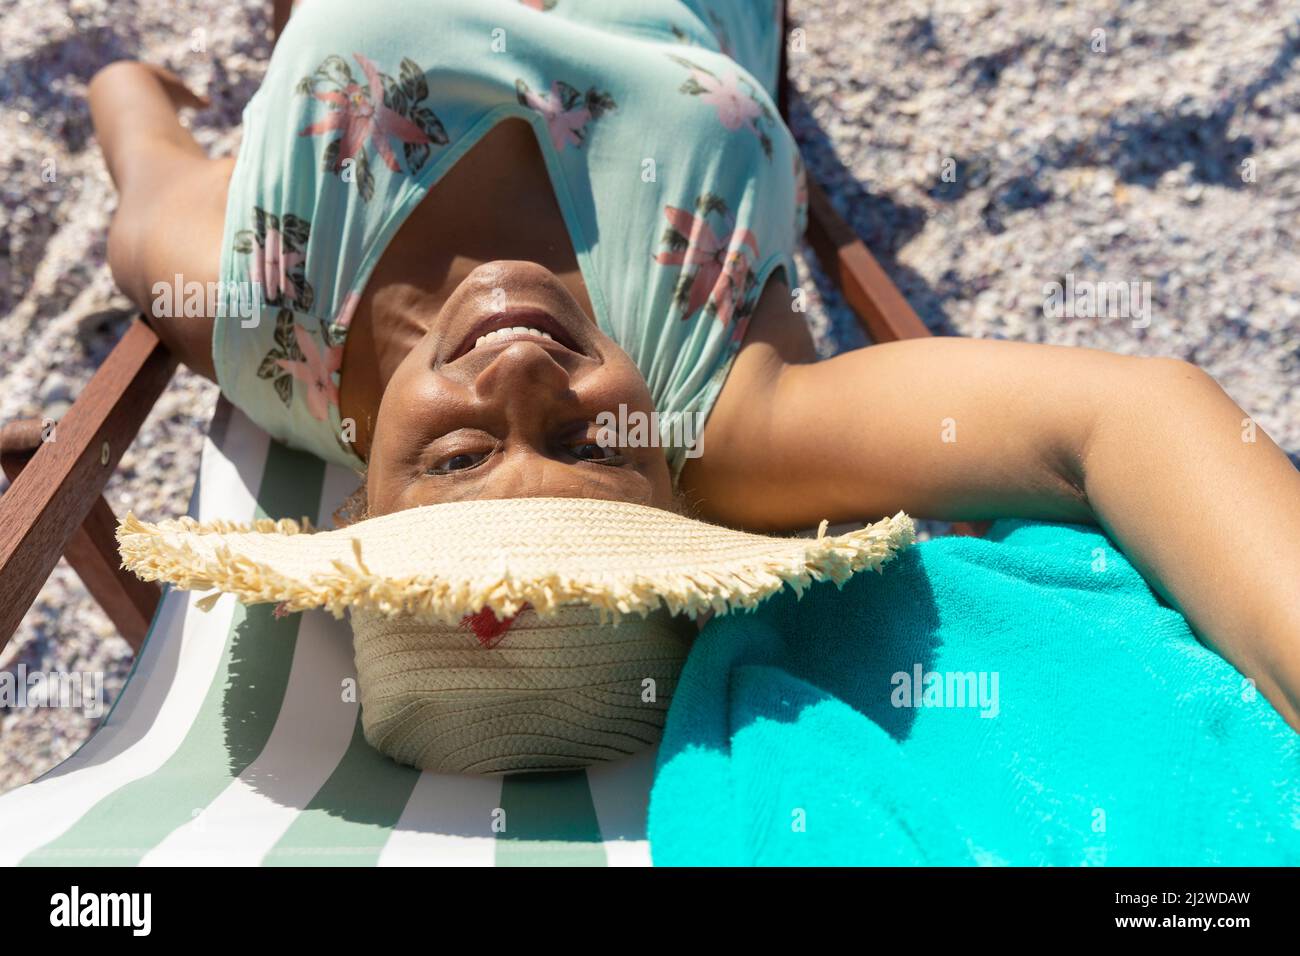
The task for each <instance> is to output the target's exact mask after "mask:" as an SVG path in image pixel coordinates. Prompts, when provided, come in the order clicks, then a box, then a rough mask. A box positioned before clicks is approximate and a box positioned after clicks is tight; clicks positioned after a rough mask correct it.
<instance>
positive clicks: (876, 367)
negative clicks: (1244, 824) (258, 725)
mask: <svg viewBox="0 0 1300 956" xmlns="http://www.w3.org/2000/svg"><path fill="white" fill-rule="evenodd" d="M747 352H749V353H750V354H749V355H746V354H745V353H742V356H741V360H740V361H738V363H737V367H736V372H739V373H740V375H741V378H740V379H739V380H737V382H736V383H735V384H736V385H737V386H739V387H738V388H737V389H734V390H733V388H732V385H733V382H732V381H731V380H730V379H729V380H728V384H727V388H725V389H724V391H723V394H722V396H721V397H720V399H719V402H718V405H717V407H716V408H715V411H714V413H713V415H712V416H711V418H710V420H709V424H708V427H707V428H706V430H705V432H704V454H703V456H702V457H701V458H699V459H697V460H696V461H695V462H693V463H692V465H693V466H694V469H693V471H691V472H689V473H688V474H687V475H684V476H683V477H684V480H685V479H687V478H689V479H690V487H691V491H692V492H693V493H694V495H695V496H696V497H697V498H698V499H700V507H701V509H702V511H703V512H704V513H705V515H706V516H708V517H711V518H714V519H716V520H721V521H725V522H729V523H733V524H740V525H744V526H751V527H764V528H797V527H807V526H809V525H812V524H814V523H815V522H816V521H818V520H819V519H821V518H823V517H825V518H830V519H831V520H849V519H860V518H870V517H876V516H879V515H882V514H887V513H893V512H894V511H897V510H898V509H900V508H901V509H904V510H906V511H908V512H909V513H911V514H914V515H918V516H927V517H935V518H943V519H952V520H959V519H960V520H972V519H982V518H992V517H998V516H1007V517H1026V518H1037V519H1048V520H1064V521H1083V522H1095V523H1097V524H1099V525H1101V526H1102V527H1103V528H1104V529H1105V530H1106V532H1107V533H1108V534H1109V535H1110V536H1111V537H1112V538H1113V540H1114V541H1115V542H1116V543H1117V544H1118V545H1119V546H1120V547H1121V548H1122V549H1123V550H1124V552H1125V554H1126V555H1128V557H1129V558H1130V559H1131V560H1132V561H1133V563H1134V565H1135V566H1136V567H1137V568H1138V569H1139V570H1140V571H1142V573H1143V574H1144V575H1145V576H1146V577H1147V579H1148V580H1149V581H1150V582H1152V584H1153V585H1154V586H1155V587H1156V588H1158V589H1159V590H1160V592H1161V593H1162V594H1163V595H1164V596H1165V597H1166V599H1167V600H1169V601H1170V602H1171V603H1172V604H1174V605H1175V606H1177V607H1178V608H1179V609H1180V610H1181V611H1182V612H1183V613H1184V614H1185V615H1186V617H1187V618H1188V620H1189V621H1190V623H1191V624H1192V626H1193V628H1194V629H1195V630H1196V631H1197V633H1198V634H1199V635H1200V636H1201V637H1202V638H1203V639H1205V640H1206V641H1207V642H1208V643H1210V644H1211V645H1212V646H1214V647H1215V648H1216V649H1218V650H1219V651H1220V652H1221V653H1222V654H1223V655H1224V656H1225V657H1227V658H1228V660H1230V661H1231V662H1232V663H1233V664H1235V665H1236V666H1237V668H1238V669H1239V670H1241V671H1242V673H1243V674H1245V675H1247V676H1248V677H1251V678H1253V679H1254V680H1255V681H1256V683H1257V685H1258V687H1259V689H1260V690H1261V691H1262V692H1263V693H1264V694H1265V696H1267V697H1268V699H1269V700H1270V702H1272V704H1273V705H1274V707H1276V708H1277V710H1278V711H1279V712H1280V713H1281V714H1282V715H1283V716H1284V717H1285V718H1286V719H1287V721H1288V722H1289V723H1290V724H1291V725H1292V726H1293V727H1296V728H1297V729H1300V472H1297V471H1296V469H1295V468H1294V467H1293V466H1292V464H1291V462H1290V461H1289V460H1288V458H1287V457H1286V455H1285V454H1284V453H1283V452H1282V451H1281V449H1279V448H1278V447H1277V445H1275V444H1274V443H1273V442H1272V441H1271V440H1270V439H1269V438H1268V436H1267V435H1265V434H1264V432H1263V430H1262V429H1260V428H1259V427H1258V426H1254V425H1253V424H1252V423H1251V422H1250V421H1249V419H1248V417H1247V415H1246V414H1245V413H1244V412H1243V411H1242V410H1241V409H1240V408H1239V407H1238V406H1237V405H1236V404H1235V403H1234V402H1233V401H1232V400H1231V399H1230V398H1229V397H1228V396H1227V395H1226V394H1225V393H1224V392H1223V390H1222V389H1220V388H1219V386H1218V385H1217V384H1216V383H1215V382H1214V380H1213V379H1212V378H1210V376H1208V375H1207V374H1205V373H1204V372H1202V371H1201V370H1199V369H1197V368H1196V367H1195V366H1193V365H1190V364H1187V363H1184V362H1180V361H1176V360H1171V359H1156V358H1133V357H1125V356H1119V355H1112V354H1109V353H1106V352H1100V351H1095V350H1091V349H1081V348H1063V347H1055V346H1046V345H1030V344H1023V343H1012V342H997V341H981V340H971V339H955V338H936V339H917V340H910V341H905V342H894V343H889V344H887V345H879V346H872V347H870V348H866V349H862V350H859V351H857V352H850V353H847V354H845V355H841V356H838V357H836V358H834V359H831V360H830V361H827V362H822V363H818V364H813V365H788V364H785V363H784V362H782V361H780V360H779V358H778V357H777V356H776V355H775V354H774V351H773V350H772V349H770V348H768V347H766V346H764V345H762V344H759V345H758V346H757V347H755V348H747ZM736 372H733V377H734V376H735V374H736Z"/></svg>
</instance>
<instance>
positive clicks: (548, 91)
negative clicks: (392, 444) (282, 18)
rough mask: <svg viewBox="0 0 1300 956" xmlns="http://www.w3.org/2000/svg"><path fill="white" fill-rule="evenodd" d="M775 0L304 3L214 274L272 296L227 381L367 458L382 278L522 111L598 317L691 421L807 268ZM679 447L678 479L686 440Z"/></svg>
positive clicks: (224, 369) (675, 456) (263, 418)
mask: <svg viewBox="0 0 1300 956" xmlns="http://www.w3.org/2000/svg"><path fill="white" fill-rule="evenodd" d="M780 3H781V0H367V2H365V3H357V2H355V0H300V2H299V3H298V4H297V6H296V7H295V10H294V13H293V16H292V17H291V18H290V22H289V24H288V26H287V27H286V28H285V31H284V33H283V35H282V36H281V39H280V41H279V43H278V45H277V46H276V49H275V53H274V55H273V56H272V58H271V62H270V65H269V67H268V70H267V75H266V79H265V81H264V82H263V84H262V86H261V88H260V89H259V90H258V92H257V93H256V95H255V96H254V97H253V99H252V100H251V101H250V102H249V104H248V107H247V108H246V109H245V111H244V117H243V121H244V138H243V142H242V144H241V146H240V150H239V155H238V158H237V161H236V165H235V169H234V173H233V176H232V179H231V183H230V192H229V199H228V202H227V207H226V225H225V236H224V240H223V246H222V254H221V280H222V282H223V284H224V285H225V286H226V288H228V289H229V288H234V287H235V286H234V285H232V284H241V283H242V284H243V288H245V289H248V288H251V289H253V290H255V295H254V298H253V301H252V308H251V310H250V309H242V310H236V309H226V310H223V314H221V315H219V316H218V317H217V321H216V328H215V333H214V338H213V353H214V359H215V363H216V369H217V378H218V382H219V383H220V385H221V388H222V391H223V392H224V393H225V394H226V395H227V396H228V397H229V398H230V400H231V401H232V402H234V403H235V404H236V405H237V406H239V407H240V408H242V409H243V410H244V411H245V412H246V413H247V414H248V415H249V416H250V417H251V418H252V419H253V420H254V421H256V422H257V423H258V424H259V425H261V426H262V427H263V428H264V429H266V430H267V431H268V432H269V433H270V434H271V435H273V436H274V437H276V438H278V439H279V440H281V441H283V442H285V443H287V444H289V445H292V446H294V447H298V448H303V449H306V450H308V451H311V452H314V453H315V454H317V455H319V456H320V457H322V458H324V459H326V460H327V461H332V462H338V463H342V464H345V465H349V466H352V467H355V468H358V469H359V468H361V467H363V462H362V461H361V460H360V458H358V457H357V455H356V454H355V453H354V452H353V451H352V449H351V448H350V447H349V445H348V444H347V442H346V441H345V436H346V435H347V434H348V433H347V431H346V430H345V429H344V428H343V422H342V421H341V420H340V415H339V405H338V402H339V383H340V381H341V379H340V376H341V375H343V374H346V372H347V370H346V368H342V367H341V366H342V355H343V345H344V342H345V340H346V338H347V334H348V326H349V323H350V322H351V320H352V315H353V312H354V311H355V309H356V306H357V302H358V301H359V299H360V296H361V294H362V292H363V290H364V289H365V286H366V282H367V280H368V278H369V276H370V274H371V272H372V270H373V269H374V266H375V264H376V263H377V262H378V260H379V258H380V257H381V256H382V255H383V252H384V249H385V247H386V246H387V244H388V243H389V241H390V240H391V239H392V238H393V236H394V235H395V234H396V233H397V231H398V229H399V228H400V227H401V225H402V223H403V222H404V220H405V219H406V217H407V216H408V215H410V213H411V212H412V210H413V209H414V208H415V207H416V206H417V205H418V204H419V202H420V200H421V199H423V198H424V196H425V195H426V194H427V193H428V191H429V189H430V188H431V187H432V186H433V184H434V183H436V182H437V181H438V180H439V179H440V178H441V177H442V176H443V175H444V174H445V173H446V172H447V170H448V169H450V168H451V167H452V166H453V165H454V164H455V163H456V161H457V160H458V159H459V158H460V157H461V156H463V155H464V154H465V153H466V152H467V151H468V150H469V149H470V148H471V147H472V146H473V145H474V144H475V143H476V142H477V141H478V140H479V139H481V138H482V137H483V135H484V134H485V133H487V131H488V130H490V129H491V128H492V127H493V126H494V125H496V124H497V123H500V122H502V121H503V120H505V119H507V118H509V117H523V118H525V119H527V120H528V121H529V122H530V123H531V124H532V126H533V128H534V130H535V131H536V133H537V137H538V141H539V144H540V146H541V150H542V154H543V156H544V157H545V161H546V166H547V169H548V172H549V174H550V179H551V184H552V186H553V188H554V190H555V195H556V199H557V200H558V203H559V206H560V209H561V211H562V213H563V216H564V221H565V224H566V226H567V229H568V232H569V235H570V238H571V240H572V244H573V247H574V250H575V251H576V253H577V258H578V264H579V267H580V269H581V271H582V275H583V279H584V281H585V284H586V286H587V291H588V293H589V295H590V298H591V302H592V305H593V307H594V309H595V312H596V319H597V322H598V323H599V324H600V327H601V329H602V330H603V331H604V332H605V333H606V334H607V335H609V336H610V337H611V338H613V339H614V341H616V342H617V343H618V344H619V345H620V346H621V347H622V348H623V349H624V350H626V351H627V352H628V354H629V355H630V356H631V357H632V359H633V361H635V362H636V364H637V366H638V367H639V368H640V370H641V372H642V374H643V375H644V376H645V378H646V381H647V383H648V384H649V387H650V392H651V395H652V397H653V399H654V402H655V408H656V409H657V410H658V411H659V413H660V415H659V420H660V427H661V431H662V433H663V435H665V436H668V435H671V434H674V432H673V429H674V427H676V428H677V432H676V434H678V435H680V434H682V430H681V428H682V425H681V422H680V418H681V417H682V416H684V415H693V416H700V415H707V414H708V411H709V410H710V408H711V407H712V405H713V402H714V400H715V399H716V398H717V395H718V392H719V390H720V389H721V387H722V383H723V381H724V380H725V378H726V375H727V373H728V371H729V370H730V368H731V364H732V361H733V359H734V358H735V354H736V351H737V349H738V348H739V345H740V341H741V339H742V338H743V336H744V333H745V329H746V327H747V324H748V322H749V319H750V316H751V315H752V313H753V311H754V307H755V305H756V303H757V300H758V296H759V294H760V292H761V291H762V289H763V287H764V285H765V283H766V282H767V279H768V278H769V276H771V275H772V274H773V273H774V271H776V270H778V269H782V270H784V271H785V275H786V279H787V281H788V282H789V283H790V284H791V285H793V284H794V283H795V281H796V278H795V272H794V262H793V260H792V258H791V252H792V251H793V249H794V248H795V244H796V242H797V239H798V237H799V236H800V235H801V233H802V231H803V226H804V218H805V215H806V213H805V201H804V195H803V186H802V183H803V167H802V164H801V162H800V159H799V154H798V150H797V149H796V146H795V143H794V141H793V138H792V137H791V135H790V133H789V131H788V130H787V129H786V127H785V125H784V124H783V123H782V122H781V120H780V118H779V116H778V115H777V111H776V106H775V103H774V96H775V90H776V82H777V71H778V60H779V55H780V43H781V41H782V38H781V35H780V32H781V31H780ZM253 283H255V284H256V285H252V284H253ZM791 321H799V318H798V316H797V315H796V314H794V313H792V315H791ZM699 420H700V419H699V418H696V419H695V421H699ZM664 444H665V453H666V454H667V455H668V459H669V463H670V465H671V466H672V470H673V474H674V476H676V475H677V474H678V473H679V471H680V468H681V465H682V464H683V462H684V460H685V459H684V452H683V451H682V450H681V449H678V448H672V447H667V446H668V445H669V442H668V441H667V439H665V441H664Z"/></svg>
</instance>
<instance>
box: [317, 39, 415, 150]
mask: <svg viewBox="0 0 1300 956" xmlns="http://www.w3.org/2000/svg"><path fill="white" fill-rule="evenodd" d="M352 56H353V58H354V59H355V60H356V61H357V62H358V63H359V64H361V69H362V71H363V72H364V73H365V75H366V83H367V85H366V86H362V85H361V84H359V83H355V82H354V83H349V84H348V85H347V86H346V87H344V88H343V89H342V90H327V91H325V92H323V93H322V92H313V93H312V96H314V97H315V98H316V99H318V100H320V101H321V102H322V103H325V104H327V105H329V106H332V107H333V108H334V111H333V112H331V113H329V114H328V115H326V117H325V118H324V119H323V120H320V121H319V122H317V123H313V124H311V125H310V126H308V127H307V128H306V129H304V130H303V131H302V132H301V133H299V134H298V135H299V136H319V135H321V134H324V133H331V132H334V131H335V130H342V131H343V138H342V139H341V140H339V148H338V152H337V154H336V156H335V157H334V170H335V172H338V171H339V170H341V169H342V168H343V160H345V159H354V158H355V157H356V155H357V153H359V152H360V151H361V149H362V148H363V147H364V146H365V145H366V142H367V140H369V141H370V142H372V143H373V144H374V147H375V149H376V150H378V151H379V155H380V156H381V157H383V160H384V162H385V163H386V164H387V165H388V168H389V169H391V170H392V171H393V172H395V173H397V172H401V171H402V167H401V165H400V164H399V163H398V162H397V157H396V156H395V155H394V154H393V147H392V146H391V145H390V144H389V142H388V141H389V139H396V140H398V141H400V142H403V143H420V144H424V145H428V144H429V143H430V142H432V141H431V140H430V138H429V135H428V134H427V133H425V131H424V130H422V129H420V127H418V126H416V125H415V124H414V123H412V122H411V121H410V120H409V119H407V118H406V117H405V116H403V115H402V114H401V113H398V112H396V111H395V110H391V109H389V108H388V107H387V106H385V105H384V83H383V80H381V79H380V77H379V70H377V69H376V68H375V65H374V63H372V62H370V60H368V59H366V58H365V57H364V56H362V55H361V54H360V53H354V54H352Z"/></svg>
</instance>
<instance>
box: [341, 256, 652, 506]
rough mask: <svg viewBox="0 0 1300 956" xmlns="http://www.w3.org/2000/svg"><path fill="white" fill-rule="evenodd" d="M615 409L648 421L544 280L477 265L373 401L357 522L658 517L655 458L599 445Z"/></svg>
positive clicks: (558, 292)
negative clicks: (635, 511) (529, 513)
mask: <svg viewBox="0 0 1300 956" xmlns="http://www.w3.org/2000/svg"><path fill="white" fill-rule="evenodd" d="M511 329H527V330H528V331H509V330H511ZM503 330H504V331H503ZM620 405H623V406H625V409H626V413H627V414H631V413H633V412H640V413H643V414H645V415H646V416H647V417H648V416H649V414H650V412H651V411H652V406H651V401H650V392H649V389H648V388H647V387H646V384H645V380H644V379H643V378H642V377H641V373H640V371H639V370H638V369H637V367H636V366H635V365H634V364H633V363H632V360H631V359H630V358H629V357H628V356H627V354H626V353H625V352H624V351H623V350H622V349H620V348H619V347H618V346H617V345H615V344H614V342H613V340H611V339H610V338H609V337H608V336H606V335H604V334H603V333H602V332H601V331H600V330H599V329H598V328H597V327H596V324H595V322H593V321H592V320H591V318H590V317H588V316H587V315H586V314H585V313H584V312H583V311H582V309H581V307H580V306H579V305H578V303H577V302H576V301H575V300H574V298H573V296H572V295H570V293H569V292H568V290H567V289H566V288H565V287H564V285H563V284H562V283H561V282H560V280H559V279H558V278H557V277H556V276H555V275H554V274H553V273H551V272H550V271H549V270H547V269H545V268H543V267H542V266H539V265H536V264H535V263H530V262H515V261H501V262H490V263H487V264H486V265H483V266H480V267H479V268H477V269H475V270H474V271H473V272H471V273H470V274H469V275H468V276H467V277H466V278H465V281H464V282H462V283H461V284H460V285H459V286H458V287H457V288H456V290H455V291H454V292H452V294H451V296H450V297H449V298H448V299H447V302H446V304H445V305H444V306H443V307H442V310H441V311H440V312H439V313H438V316H437V318H436V319H435V320H434V322H433V324H432V326H431V327H430V329H429V331H428V333H427V334H426V335H425V336H424V338H423V340H421V342H420V343H419V344H418V345H417V346H416V347H415V348H414V349H412V350H411V352H410V353H409V354H408V355H407V356H406V358H405V360H403V362H402V364H401V365H400V366H398V368H397V370H396V372H395V373H394V374H393V377H392V379H391V380H390V381H389V383H388V386H387V388H386V389H385V391H384V397H383V400H382V401H381V403H380V406H379V414H378V417H377V419H376V422H375V434H374V440H373V442H372V443H371V447H370V461H369V470H368V474H367V482H366V483H367V498H368V507H369V513H370V514H371V515H381V514H388V513H391V512H394V511H401V510H403V509H406V508H414V507H417V506H419V505H426V504H434V503H437V502H442V501H461V500H465V499H470V498H524V497H542V496H549V497H563V498H575V497H583V498H606V499H617V500H621V501H633V502H637V503H640V504H646V505H651V506H654V507H660V508H669V507H671V506H672V481H671V478H670V477H669V473H668V464H667V461H666V459H665V457H664V454H663V450H662V449H661V448H659V447H640V448H623V447H616V446H615V447H601V444H600V443H598V441H597V439H598V436H599V435H600V431H601V430H600V429H599V428H598V427H597V424H596V420H597V416H598V415H599V414H600V413H601V412H610V413H613V414H614V415H615V416H618V414H619V406H620ZM605 440H606V441H608V440H609V439H608V438H606V439H605Z"/></svg>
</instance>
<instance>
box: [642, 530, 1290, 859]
mask: <svg viewBox="0 0 1300 956" xmlns="http://www.w3.org/2000/svg"><path fill="white" fill-rule="evenodd" d="M918 670H919V676H920V681H919V684H920V688H921V690H922V693H921V694H920V697H921V704H922V705H923V706H919V707H918V706H900V705H904V704H907V703H908V702H909V701H908V700H907V696H906V695H908V694H910V692H911V691H912V690H913V688H914V685H915V684H917V683H918V681H917V677H918ZM931 674H936V675H938V681H939V682H938V683H936V678H935V677H932V676H928V675H931ZM954 675H955V676H954ZM927 688H928V690H929V696H928V697H927V696H926V693H925V691H926V689H927ZM981 691H982V692H983V693H982V697H981ZM963 695H964V697H965V699H963ZM912 703H915V701H912ZM940 704H942V705H944V706H939V705H940ZM649 834H650V846H651V852H652V854H653V856H654V861H655V863H656V864H660V865H664V864H667V865H687V864H721V865H745V864H758V865H786V864H832V863H839V864H877V865H916V864H927V865H928V864H935V865H969V864H1015V865H1061V866H1074V865H1089V866H1122V865H1150V866H1163V865H1194V864H1201V865H1230V864H1231V865H1263V864H1289V865H1295V864H1297V863H1300V737H1298V736H1297V735H1296V734H1295V733H1293V732H1292V731H1291V729H1290V728H1289V727H1288V726H1287V725H1286V723H1285V722H1284V721H1283V720H1282V718H1281V717H1279V716H1278V714H1277V712H1276V711H1274V709H1273V708H1272V707H1271V706H1270V705H1269V703H1268V702H1267V701H1266V700H1265V699H1264V697H1263V696H1262V695H1260V694H1258V693H1257V692H1256V691H1255V690H1254V688H1253V686H1252V685H1250V684H1249V683H1248V682H1247V681H1246V679H1245V678H1244V677H1242V675H1241V674H1240V673H1238V672H1237V671H1236V670H1235V669H1234V668H1233V667H1232V666H1231V665H1230V664H1228V663H1227V662H1226V661H1224V660H1223V659H1222V658H1221V657H1219V656H1218V655H1217V654H1215V653H1214V652H1213V651H1210V650H1208V649H1207V648H1206V647H1204V646H1203V645H1202V644H1200V643H1199V642H1198V641H1197V640H1196V638H1195V637H1194V636H1193V635H1192V633H1191V631H1190V630H1189V628H1188V626H1187V623H1186V621H1185V620H1184V619H1183V617H1182V616H1181V615H1180V614H1178V613H1177V612H1176V611H1174V610H1172V609H1171V608H1170V607H1169V606H1168V605H1167V604H1165V603H1164V602H1162V601H1161V600H1160V599H1159V598H1158V597H1157V596H1156V595H1155V594H1154V592H1152V590H1151V589H1150V588H1149V587H1148V586H1147V584H1146V582H1145V581H1143V579H1142V578H1141V576H1140V575H1139V574H1138V573H1137V571H1136V570H1135V569H1134V568H1133V566H1132V565H1131V564H1129V562H1128V561H1127V560H1126V559H1125V558H1124V556H1123V555H1122V554H1121V553H1120V552H1119V551H1118V550H1116V548H1115V547H1114V545H1113V544H1112V543H1111V542H1110V541H1109V540H1108V539H1107V538H1106V537H1105V536H1104V535H1103V534H1101V533H1099V532H1098V531H1096V530H1094V529H1090V528H1085V527H1082V526H1076V525H1059V524H1041V523H1030V522H1011V521H1002V522H998V523H997V524H995V525H994V527H993V529H992V530H991V532H990V534H989V535H988V536H987V537H986V538H984V539H974V538H944V539H939V540H935V541H930V542H926V543H924V544H921V545H918V546H916V547H914V548H912V549H910V550H909V551H908V552H905V553H904V554H903V555H902V556H900V557H899V558H897V559H895V560H894V561H893V562H891V563H890V564H889V565H887V566H886V567H885V569H884V571H883V572H882V573H881V574H862V575H859V576H858V577H856V578H854V579H853V580H852V581H850V582H849V584H847V585H846V586H845V587H844V589H843V590H842V591H837V590H836V589H835V588H834V587H833V586H831V585H822V586H818V587H816V588H813V589H812V590H811V591H809V592H808V593H806V594H805V596H804V597H803V599H802V600H799V601H796V600H795V598H794V596H793V595H792V594H790V593H784V594H782V595H779V596H778V597H776V598H773V599H772V600H770V601H768V602H767V603H766V604H764V605H763V606H762V607H760V608H759V609H758V610H757V611H756V612H754V613H752V614H737V615H732V616H729V617H724V618H719V619H716V620H714V621H712V622H711V623H710V624H709V625H708V626H707V627H706V628H705V629H704V630H703V632H702V633H701V635H700V637H699V640H698V642H697V645H696V646H695V648H694V649H693V650H692V652H691V656H690V657H689V659H688V660H687V662H686V667H685V670H684V672H683V674H682V678H681V682H680V684H679V686H678V689H677V691H676V694H675V696H674V699H673V703H672V707H671V709H670V711H669V714H668V722H667V726H666V728H665V736H664V742H663V745H662V747H661V750H660V757H659V764H658V769H657V773H656V778H655V783H654V787H653V790H652V793H651V802H650V820H649Z"/></svg>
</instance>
